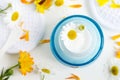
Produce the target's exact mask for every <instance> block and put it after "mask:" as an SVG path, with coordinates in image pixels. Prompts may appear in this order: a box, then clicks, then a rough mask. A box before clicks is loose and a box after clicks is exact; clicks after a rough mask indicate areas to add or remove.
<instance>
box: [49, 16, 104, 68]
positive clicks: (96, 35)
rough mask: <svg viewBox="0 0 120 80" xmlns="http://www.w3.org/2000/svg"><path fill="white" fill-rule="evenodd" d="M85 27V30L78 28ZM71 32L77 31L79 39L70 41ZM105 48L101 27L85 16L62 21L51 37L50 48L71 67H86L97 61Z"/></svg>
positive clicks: (62, 61)
mask: <svg viewBox="0 0 120 80" xmlns="http://www.w3.org/2000/svg"><path fill="white" fill-rule="evenodd" d="M79 25H83V26H84V27H85V29H84V30H79V29H78V26H79ZM69 30H75V31H76V35H77V38H76V39H74V40H69V39H68V32H69ZM103 46H104V36H103V32H102V30H101V28H100V26H99V25H98V24H97V23H96V21H94V20H93V19H91V18H89V17H87V16H84V15H72V16H69V17H67V18H65V19H63V20H62V21H60V22H59V23H58V24H57V25H56V27H55V28H54V30H53V32H52V35H51V42H50V47H51V51H52V53H53V55H54V56H55V57H56V59H57V60H58V61H59V62H61V63H63V64H65V65H69V66H84V65H87V64H89V63H91V62H93V61H95V60H96V59H97V58H98V56H99V55H100V54H101V51H102V49H103Z"/></svg>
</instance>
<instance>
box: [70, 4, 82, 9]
mask: <svg viewBox="0 0 120 80" xmlns="http://www.w3.org/2000/svg"><path fill="white" fill-rule="evenodd" d="M69 7H71V8H80V7H82V5H81V4H72V5H69Z"/></svg>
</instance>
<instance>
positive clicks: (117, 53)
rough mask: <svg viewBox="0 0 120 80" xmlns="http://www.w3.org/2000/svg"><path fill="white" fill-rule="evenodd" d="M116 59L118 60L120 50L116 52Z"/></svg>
mask: <svg viewBox="0 0 120 80" xmlns="http://www.w3.org/2000/svg"><path fill="white" fill-rule="evenodd" d="M116 58H118V59H120V50H118V51H117V52H116Z"/></svg>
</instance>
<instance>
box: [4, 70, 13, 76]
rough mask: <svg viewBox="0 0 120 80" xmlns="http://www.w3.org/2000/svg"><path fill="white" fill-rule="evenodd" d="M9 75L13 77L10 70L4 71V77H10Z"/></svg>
mask: <svg viewBox="0 0 120 80" xmlns="http://www.w3.org/2000/svg"><path fill="white" fill-rule="evenodd" d="M11 75H13V70H12V69H7V70H6V71H5V76H11Z"/></svg>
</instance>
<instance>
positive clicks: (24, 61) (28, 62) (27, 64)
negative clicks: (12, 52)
mask: <svg viewBox="0 0 120 80" xmlns="http://www.w3.org/2000/svg"><path fill="white" fill-rule="evenodd" d="M18 62H19V64H20V65H19V66H20V72H21V73H22V74H23V75H26V74H27V72H31V71H32V70H33V68H32V65H33V64H34V61H33V58H32V57H31V56H30V54H29V53H28V52H26V51H20V57H19V60H18Z"/></svg>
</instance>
